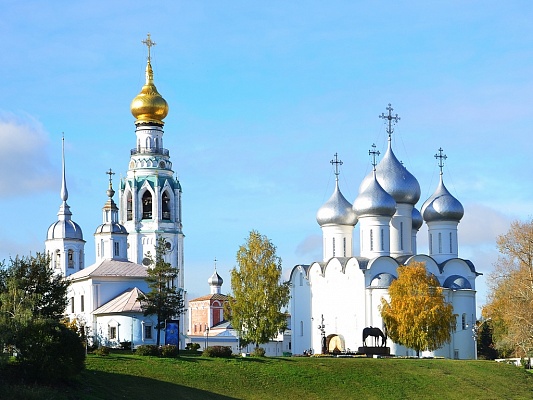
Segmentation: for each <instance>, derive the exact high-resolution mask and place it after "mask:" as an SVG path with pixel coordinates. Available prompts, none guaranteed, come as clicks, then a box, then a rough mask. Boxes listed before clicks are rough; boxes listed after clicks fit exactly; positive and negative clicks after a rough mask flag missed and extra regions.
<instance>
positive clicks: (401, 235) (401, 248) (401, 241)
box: [400, 222, 403, 250]
mask: <svg viewBox="0 0 533 400" xmlns="http://www.w3.org/2000/svg"><path fill="white" fill-rule="evenodd" d="M400 250H403V222H400Z"/></svg>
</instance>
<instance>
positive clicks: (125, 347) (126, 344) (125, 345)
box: [120, 340, 131, 350]
mask: <svg viewBox="0 0 533 400" xmlns="http://www.w3.org/2000/svg"><path fill="white" fill-rule="evenodd" d="M120 348H121V349H122V350H131V342H130V341H128V340H126V341H125V342H120Z"/></svg>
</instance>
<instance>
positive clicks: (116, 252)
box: [113, 242, 120, 256]
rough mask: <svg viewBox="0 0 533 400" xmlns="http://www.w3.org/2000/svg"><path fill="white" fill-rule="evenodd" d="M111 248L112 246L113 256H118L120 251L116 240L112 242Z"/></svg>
mask: <svg viewBox="0 0 533 400" xmlns="http://www.w3.org/2000/svg"><path fill="white" fill-rule="evenodd" d="M113 248H114V252H115V256H118V255H119V254H120V253H119V250H120V248H119V244H118V242H113Z"/></svg>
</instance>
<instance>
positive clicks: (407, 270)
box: [380, 262, 455, 356]
mask: <svg viewBox="0 0 533 400" xmlns="http://www.w3.org/2000/svg"><path fill="white" fill-rule="evenodd" d="M389 297H390V302H389V301H387V300H386V299H384V298H382V299H381V305H380V311H381V317H382V318H383V322H384V323H385V326H386V327H387V331H388V336H389V337H390V338H391V339H392V341H393V342H395V343H398V344H401V345H403V346H406V347H408V348H411V349H414V350H416V353H417V356H419V355H420V351H421V350H429V351H433V350H436V349H438V348H440V347H442V346H443V345H444V344H445V343H446V342H449V341H450V336H451V335H450V331H451V330H452V329H454V328H453V327H454V326H455V315H454V314H453V307H452V305H451V304H449V303H446V301H445V299H444V295H443V294H442V288H441V287H440V284H439V281H438V280H437V278H435V276H433V275H431V274H428V273H427V271H426V268H425V265H424V263H420V262H414V263H412V264H410V265H407V266H400V267H399V268H398V279H396V280H395V281H393V282H392V283H391V285H390V287H389Z"/></svg>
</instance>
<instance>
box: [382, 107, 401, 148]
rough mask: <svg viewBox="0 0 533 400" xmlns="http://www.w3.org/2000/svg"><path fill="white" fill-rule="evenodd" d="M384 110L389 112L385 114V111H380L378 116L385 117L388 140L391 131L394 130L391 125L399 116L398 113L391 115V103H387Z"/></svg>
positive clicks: (395, 122)
mask: <svg viewBox="0 0 533 400" xmlns="http://www.w3.org/2000/svg"><path fill="white" fill-rule="evenodd" d="M386 110H387V111H388V112H389V114H388V115H385V113H381V115H380V116H379V118H382V119H385V120H387V124H388V127H387V133H388V134H389V140H390V139H391V135H392V132H394V129H393V128H392V125H393V124H397V123H398V121H399V120H400V119H401V118H400V117H398V114H396V115H394V116H393V115H392V111H393V110H394V108H392V106H391V104H390V103H389V105H388V106H387V108H386Z"/></svg>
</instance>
